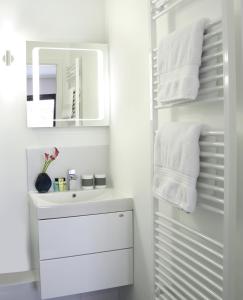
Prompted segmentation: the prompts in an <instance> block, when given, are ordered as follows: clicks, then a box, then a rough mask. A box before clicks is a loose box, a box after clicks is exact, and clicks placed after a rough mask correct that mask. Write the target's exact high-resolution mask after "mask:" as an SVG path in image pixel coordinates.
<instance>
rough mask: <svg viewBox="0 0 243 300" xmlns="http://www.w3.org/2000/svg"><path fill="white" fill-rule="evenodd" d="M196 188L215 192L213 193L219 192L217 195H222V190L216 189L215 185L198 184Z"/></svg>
mask: <svg viewBox="0 0 243 300" xmlns="http://www.w3.org/2000/svg"><path fill="white" fill-rule="evenodd" d="M197 187H199V188H202V189H207V190H211V191H215V192H219V193H224V188H221V187H218V186H216V185H210V184H206V183H202V182H198V183H197Z"/></svg>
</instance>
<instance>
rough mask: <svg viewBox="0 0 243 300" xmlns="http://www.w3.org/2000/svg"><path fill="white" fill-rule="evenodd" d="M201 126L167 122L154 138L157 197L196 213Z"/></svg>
mask: <svg viewBox="0 0 243 300" xmlns="http://www.w3.org/2000/svg"><path fill="white" fill-rule="evenodd" d="M201 129H202V125H200V124H195V123H177V122H172V123H166V124H164V125H163V126H162V127H161V128H160V129H159V131H158V132H157V134H156V138H155V145H154V179H153V193H154V196H155V197H156V198H158V199H162V200H167V201H169V202H170V203H172V204H173V205H174V206H176V207H179V208H181V209H183V210H185V211H186V212H193V211H194V209H195V207H196V202H197V191H196V183H197V178H198V175H199V171H200V148H199V138H200V133H201Z"/></svg>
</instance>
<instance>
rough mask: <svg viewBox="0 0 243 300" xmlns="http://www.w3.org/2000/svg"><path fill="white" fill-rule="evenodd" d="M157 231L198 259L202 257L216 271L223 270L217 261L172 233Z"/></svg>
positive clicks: (157, 245)
mask: <svg viewBox="0 0 243 300" xmlns="http://www.w3.org/2000/svg"><path fill="white" fill-rule="evenodd" d="M158 232H159V233H160V234H161V235H162V236H164V237H166V238H168V239H169V240H171V241H173V243H175V244H178V245H180V246H182V247H184V248H185V249H187V250H188V251H190V252H191V253H193V254H194V255H196V256H197V257H200V259H203V260H204V261H205V262H206V263H207V264H210V265H211V266H212V267H213V268H217V270H218V271H220V272H223V266H222V265H221V264H218V263H217V262H215V261H214V260H213V259H211V258H209V257H208V256H206V255H204V254H203V253H201V252H199V251H197V250H195V249H194V248H193V247H191V246H188V245H187V244H186V243H184V242H183V241H181V240H179V239H178V238H175V237H174V236H173V235H171V234H168V233H166V232H165V231H163V230H159V231H158ZM155 239H156V240H158V241H160V242H161V243H163V240H162V239H161V238H159V237H158V236H155ZM155 248H159V244H155Z"/></svg>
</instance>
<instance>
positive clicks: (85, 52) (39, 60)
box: [26, 42, 109, 127]
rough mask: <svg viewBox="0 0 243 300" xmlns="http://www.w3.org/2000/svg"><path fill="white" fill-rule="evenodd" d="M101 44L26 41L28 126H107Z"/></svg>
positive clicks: (105, 65) (103, 48)
mask: <svg viewBox="0 0 243 300" xmlns="http://www.w3.org/2000/svg"><path fill="white" fill-rule="evenodd" d="M107 55H108V54H107V45H104V44H63V43H44V42H27V66H26V79H27V123H28V124H27V125H28V127H80V126H107V125H108V123H109V93H108V57H107Z"/></svg>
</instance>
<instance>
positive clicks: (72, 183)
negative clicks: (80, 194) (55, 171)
mask: <svg viewBox="0 0 243 300" xmlns="http://www.w3.org/2000/svg"><path fill="white" fill-rule="evenodd" d="M67 178H68V189H69V191H75V190H77V181H78V180H77V175H76V171H75V170H68V177H67Z"/></svg>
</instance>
